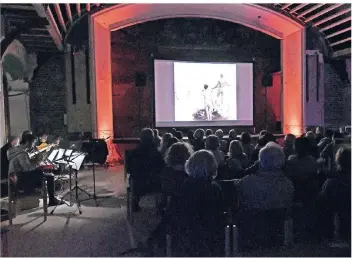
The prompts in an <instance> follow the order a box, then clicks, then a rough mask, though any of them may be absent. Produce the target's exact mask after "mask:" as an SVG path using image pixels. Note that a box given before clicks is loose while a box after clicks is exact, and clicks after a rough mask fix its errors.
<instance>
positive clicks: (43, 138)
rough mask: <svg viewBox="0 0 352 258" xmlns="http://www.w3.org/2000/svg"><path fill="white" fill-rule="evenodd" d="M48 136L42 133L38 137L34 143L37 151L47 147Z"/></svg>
mask: <svg viewBox="0 0 352 258" xmlns="http://www.w3.org/2000/svg"><path fill="white" fill-rule="evenodd" d="M47 141H48V135H47V134H46V133H42V134H40V135H39V137H38V141H37V143H36V148H37V150H40V149H43V148H45V147H47V146H48V143H47Z"/></svg>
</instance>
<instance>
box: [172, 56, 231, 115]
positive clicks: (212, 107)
mask: <svg viewBox="0 0 352 258" xmlns="http://www.w3.org/2000/svg"><path fill="white" fill-rule="evenodd" d="M174 90H175V92H174V97H175V100H174V101H175V121H213V120H236V119H237V112H236V101H234V99H236V64H215V63H187V62H175V63H174Z"/></svg>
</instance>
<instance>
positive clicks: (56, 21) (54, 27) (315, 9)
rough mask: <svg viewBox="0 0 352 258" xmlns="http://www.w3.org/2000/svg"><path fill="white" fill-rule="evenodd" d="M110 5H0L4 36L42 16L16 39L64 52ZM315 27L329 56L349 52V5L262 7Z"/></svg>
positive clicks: (33, 46)
mask: <svg viewBox="0 0 352 258" xmlns="http://www.w3.org/2000/svg"><path fill="white" fill-rule="evenodd" d="M110 6H112V4H90V3H88V4H68V3H66V4H1V14H2V15H4V22H5V28H6V30H5V33H8V32H9V31H11V30H13V29H15V28H16V27H18V26H20V25H21V24H23V23H28V22H31V23H35V22H33V21H34V19H35V17H43V18H44V17H45V18H46V19H47V21H48V24H47V25H38V24H37V25H36V24H33V26H32V27H31V29H29V30H28V31H27V32H25V33H22V34H21V35H20V37H19V40H20V41H21V42H22V43H23V44H24V45H25V46H26V47H27V48H29V49H31V50H33V51H35V52H47V51H54V52H55V51H63V50H64V47H63V42H64V39H65V36H66V35H67V34H68V32H69V31H70V29H71V28H72V27H73V26H74V25H75V23H76V22H77V21H79V20H80V19H81V18H82V17H83V16H85V15H89V14H91V13H94V12H95V11H98V10H100V9H102V8H106V7H110ZM263 6H265V7H267V8H270V9H272V10H275V11H277V12H280V13H282V14H284V15H286V16H288V17H291V18H293V19H295V20H298V21H300V22H301V23H302V24H305V25H306V26H309V27H314V28H316V30H317V31H318V32H319V33H320V34H321V35H322V36H323V37H324V38H325V40H326V44H327V46H328V47H329V48H330V50H331V53H332V54H331V57H339V56H344V55H350V53H351V4H342V3H336V4H302V3H301V4H263Z"/></svg>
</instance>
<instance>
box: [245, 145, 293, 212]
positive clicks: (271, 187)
mask: <svg viewBox="0 0 352 258" xmlns="http://www.w3.org/2000/svg"><path fill="white" fill-rule="evenodd" d="M259 164H260V165H259V166H260V169H259V171H258V172H257V173H255V174H252V175H248V176H245V177H244V178H242V179H241V180H240V181H239V183H238V194H239V208H240V209H241V210H253V209H256V210H270V209H281V208H289V207H291V205H292V200H293V194H294V187H293V184H292V182H291V181H290V180H289V179H288V178H287V177H286V176H284V174H283V172H282V168H283V166H284V164H285V154H284V153H283V151H282V149H281V147H280V146H279V145H278V144H276V143H274V142H270V143H268V144H267V145H266V146H265V147H264V148H262V149H261V150H260V152H259Z"/></svg>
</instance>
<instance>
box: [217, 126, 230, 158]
mask: <svg viewBox="0 0 352 258" xmlns="http://www.w3.org/2000/svg"><path fill="white" fill-rule="evenodd" d="M215 135H216V136H217V137H219V139H220V150H221V151H222V152H224V153H226V152H227V151H228V148H227V141H225V140H224V139H223V138H224V132H223V131H222V130H221V129H218V130H216V132H215Z"/></svg>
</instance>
